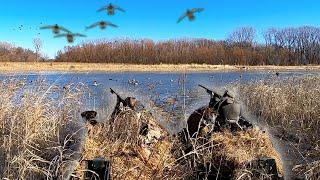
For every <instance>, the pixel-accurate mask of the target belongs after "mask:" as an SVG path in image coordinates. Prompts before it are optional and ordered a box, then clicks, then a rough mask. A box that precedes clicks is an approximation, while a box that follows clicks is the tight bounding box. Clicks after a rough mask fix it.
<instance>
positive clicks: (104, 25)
mask: <svg viewBox="0 0 320 180" xmlns="http://www.w3.org/2000/svg"><path fill="white" fill-rule="evenodd" d="M97 26H99V27H100V29H106V28H107V27H108V26H111V27H114V28H117V27H118V26H117V25H115V24H113V23H111V22H107V21H100V22H96V23H94V24H92V25H90V26H88V27H86V30H88V29H92V28H95V27H97Z"/></svg>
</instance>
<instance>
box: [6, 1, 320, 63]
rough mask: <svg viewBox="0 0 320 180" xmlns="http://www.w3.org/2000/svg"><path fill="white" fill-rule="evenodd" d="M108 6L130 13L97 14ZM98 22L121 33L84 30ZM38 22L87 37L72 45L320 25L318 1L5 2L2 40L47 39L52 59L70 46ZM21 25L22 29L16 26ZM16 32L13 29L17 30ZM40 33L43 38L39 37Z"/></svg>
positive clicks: (218, 35)
mask: <svg viewBox="0 0 320 180" xmlns="http://www.w3.org/2000/svg"><path fill="white" fill-rule="evenodd" d="M109 2H111V3H114V4H117V5H118V6H120V7H122V8H124V9H125V10H126V11H127V12H126V13H122V12H119V13H118V14H116V15H115V16H108V15H107V14H106V13H105V12H100V13H97V12H96V10H97V9H99V8H100V7H101V6H104V5H106V4H108V3H109ZM193 7H203V8H205V11H204V12H202V13H200V14H198V15H197V19H196V21H194V22H188V21H183V22H182V23H181V24H177V23H176V21H177V19H178V18H179V16H180V15H181V14H182V13H183V12H184V11H185V10H186V9H187V8H193ZM99 20H107V21H111V22H113V23H115V24H117V25H118V26H119V28H117V29H111V28H110V29H106V30H104V31H101V30H100V29H92V30H90V31H85V30H84V27H85V26H88V25H90V24H92V23H94V22H97V21H99ZM40 23H43V24H55V23H57V24H59V25H62V26H64V27H66V28H68V29H70V30H71V31H73V32H79V33H84V34H86V35H87V36H88V37H87V38H79V39H77V40H76V42H75V43H74V44H73V45H77V44H79V43H82V42H85V41H90V40H95V39H101V38H102V39H114V38H150V39H154V40H164V39H172V38H185V37H191V38H210V39H216V40H219V39H224V38H226V37H227V36H228V34H229V33H230V32H231V31H232V30H233V29H235V28H238V27H241V26H252V27H254V28H256V30H257V31H258V32H262V31H263V30H265V29H267V28H269V27H289V26H290V27H292V26H294V27H295V26H303V25H311V26H319V25H320V1H319V0H305V1H302V0H264V1H262V0H260V1H259V0H241V1H240V0H228V1H227V0H224V1H223V0H136V1H133V0H111V1H110V0H54V1H53V0H1V4H0V41H6V42H10V43H13V44H15V45H16V46H22V47H25V48H29V49H33V46H32V40H33V39H34V38H37V37H38V38H41V39H42V40H43V50H42V52H43V53H44V54H46V55H48V56H49V57H54V55H55V54H56V52H57V51H58V50H61V49H63V48H64V47H65V46H68V45H69V44H68V43H67V42H66V40H65V39H64V38H61V39H56V38H53V37H52V34H51V32H50V31H49V30H47V31H44V30H39V26H40ZM20 25H23V28H22V30H21V31H20V30H18V27H19V26H20ZM13 29H15V30H13ZM38 33H40V34H38Z"/></svg>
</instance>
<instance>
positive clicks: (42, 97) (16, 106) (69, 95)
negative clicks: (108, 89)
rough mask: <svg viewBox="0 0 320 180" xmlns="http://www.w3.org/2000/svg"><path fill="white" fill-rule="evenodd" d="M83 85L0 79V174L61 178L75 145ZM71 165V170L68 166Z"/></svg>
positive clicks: (77, 145)
mask: <svg viewBox="0 0 320 180" xmlns="http://www.w3.org/2000/svg"><path fill="white" fill-rule="evenodd" d="M83 89H84V88H83V86H82V85H81V84H79V85H71V84H70V85H68V86H65V87H64V88H62V87H56V86H53V85H49V84H47V83H45V82H44V81H41V80H39V81H37V82H34V83H32V84H31V86H30V84H29V82H26V81H20V80H16V79H5V80H2V81H1V82H0V93H1V96H0V178H1V179H6V178H7V179H46V178H48V179H65V178H66V176H67V174H68V172H69V171H72V166H73V165H72V164H73V163H74V160H76V158H78V156H79V152H78V151H79V149H80V148H81V141H80V139H79V138H80V135H81V132H82V131H81V126H80V125H79V123H78V122H79V119H78V117H77V116H75V114H78V111H79V110H80V107H81V104H82V103H81V102H82V96H83ZM70 168H71V169H70Z"/></svg>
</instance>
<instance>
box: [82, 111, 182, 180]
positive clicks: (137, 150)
mask: <svg viewBox="0 0 320 180" xmlns="http://www.w3.org/2000/svg"><path fill="white" fill-rule="evenodd" d="M142 123H148V125H149V133H148V135H147V136H143V135H140V133H139V132H140V129H141V126H142ZM88 127H89V129H91V130H90V132H89V136H88V138H87V140H86V144H85V150H84V154H83V159H85V160H86V159H93V158H95V157H104V158H106V159H108V160H111V162H112V171H111V176H112V179H180V177H181V174H182V172H181V170H179V168H178V167H175V166H173V165H174V161H175V159H174V158H173V157H172V155H171V148H172V145H173V144H172V142H171V141H170V137H169V135H168V133H167V132H166V130H164V129H163V128H162V127H161V126H160V125H159V124H158V123H157V122H156V120H155V119H154V118H153V117H152V116H151V114H150V113H148V112H147V111H142V112H141V113H139V114H137V113H135V112H134V111H132V110H126V111H124V112H122V113H121V114H119V116H118V117H117V118H116V119H115V121H114V123H112V124H110V123H109V122H106V123H104V124H100V125H98V126H95V127H91V125H88ZM84 171H85V169H84V166H83V164H79V166H78V171H77V172H78V173H77V175H78V176H80V177H81V176H83V172H84Z"/></svg>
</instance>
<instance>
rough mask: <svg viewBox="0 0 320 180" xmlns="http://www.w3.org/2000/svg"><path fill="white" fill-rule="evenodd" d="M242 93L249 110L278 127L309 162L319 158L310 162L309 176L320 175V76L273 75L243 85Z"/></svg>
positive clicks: (272, 125) (278, 131) (241, 87)
mask: <svg viewBox="0 0 320 180" xmlns="http://www.w3.org/2000/svg"><path fill="white" fill-rule="evenodd" d="M239 92H240V97H242V98H243V102H244V103H245V105H247V106H248V109H250V111H252V113H254V114H256V115H257V116H258V117H261V118H262V119H264V120H265V122H266V123H267V124H268V125H269V126H270V127H272V128H275V129H276V130H275V132H277V134H276V136H278V137H281V138H282V139H284V140H286V141H288V142H290V143H292V144H294V146H295V147H296V148H297V149H299V152H300V153H301V154H302V155H303V156H304V158H305V159H306V160H308V161H309V162H312V161H315V162H314V163H311V165H307V168H306V170H305V171H304V172H305V173H306V176H307V177H308V176H309V177H312V174H318V175H319V172H320V171H319V163H317V162H318V161H317V160H319V157H320V148H319V147H320V141H319V136H320V129H319V125H320V111H319V109H320V104H319V102H320V77H319V76H304V77H289V78H286V79H277V78H272V79H269V80H265V81H261V82H257V83H254V84H250V85H242V86H240V87H239ZM314 167H317V168H314ZM311 169H312V171H311ZM310 172H312V173H311V174H310ZM318 177H319V176H318ZM311 179H312V178H311Z"/></svg>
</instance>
